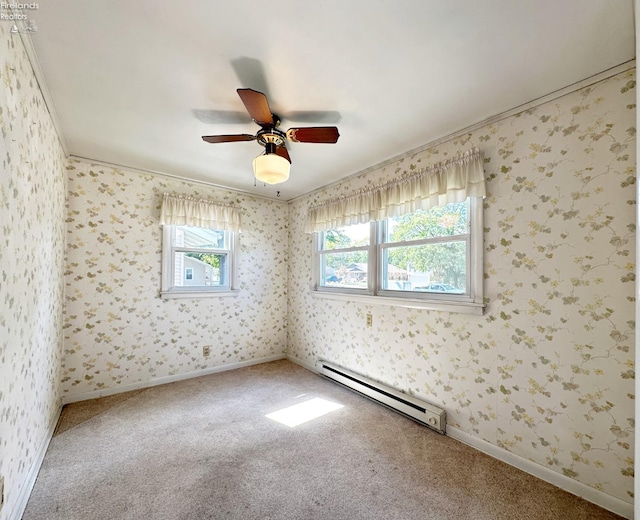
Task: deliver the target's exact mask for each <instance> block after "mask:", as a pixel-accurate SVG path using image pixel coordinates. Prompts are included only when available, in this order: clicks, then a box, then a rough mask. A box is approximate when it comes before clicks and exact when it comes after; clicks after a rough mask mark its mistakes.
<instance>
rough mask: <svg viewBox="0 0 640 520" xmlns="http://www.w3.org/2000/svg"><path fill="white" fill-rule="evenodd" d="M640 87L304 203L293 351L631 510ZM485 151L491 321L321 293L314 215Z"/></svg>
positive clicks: (583, 101)
mask: <svg viewBox="0 0 640 520" xmlns="http://www.w3.org/2000/svg"><path fill="white" fill-rule="evenodd" d="M634 87H635V71H632V72H628V73H623V74H620V75H618V76H615V77H613V78H611V79H608V80H605V81H602V82H600V83H598V84H596V85H593V86H592V87H590V88H586V89H584V90H581V91H579V92H574V93H572V94H569V95H567V96H564V97H562V98H560V99H558V100H556V101H553V102H550V103H547V104H544V105H542V106H539V107H537V108H535V109H532V110H527V111H525V112H523V113H520V114H518V115H516V116H514V117H509V118H507V119H505V120H502V121H500V122H498V123H495V124H491V125H487V126H484V127H482V128H480V129H479V130H477V131H474V132H472V133H470V134H468V135H465V136H464V137H461V138H458V139H454V140H451V141H449V142H446V143H444V144H441V145H439V146H436V147H434V148H431V149H428V150H426V151H424V152H422V153H417V154H415V155H414V156H411V157H408V158H405V159H403V160H398V161H397V162H395V163H393V164H391V165H390V166H387V167H384V168H380V169H378V170H375V171H373V172H370V173H368V174H366V175H364V176H360V177H357V178H353V179H350V180H347V181H345V182H344V183H342V184H341V185H338V186H334V187H330V188H327V189H325V190H324V191H321V192H318V193H314V194H310V195H309V196H307V197H304V198H301V199H298V200H296V201H294V203H292V205H291V208H290V244H289V247H290V252H289V258H290V286H289V329H288V353H289V354H290V355H291V356H293V357H295V358H298V359H299V360H301V361H303V362H306V363H310V364H314V363H315V362H316V360H317V359H326V360H330V361H333V362H335V363H337V364H339V365H342V366H344V367H347V368H349V369H352V370H354V371H357V372H360V373H363V374H365V375H368V376H370V377H372V378H374V379H377V380H380V381H382V382H384V383H386V384H390V385H392V386H395V387H397V388H400V389H402V390H405V391H408V392H411V393H414V394H417V395H418V396H420V397H421V398H424V399H425V400H427V401H429V402H432V403H434V404H436V405H440V406H442V407H444V408H445V409H446V411H447V414H448V422H449V424H450V425H452V426H454V427H455V428H458V429H460V430H463V431H464V432H466V433H467V434H469V435H471V436H473V437H477V438H479V439H483V440H485V441H488V442H490V443H492V444H494V445H496V446H499V447H500V448H504V449H505V450H509V451H511V452H513V453H515V454H517V455H519V456H522V457H525V458H527V459H530V460H531V461H534V462H536V463H538V464H540V465H542V466H545V467H548V468H551V469H553V470H555V471H557V472H559V473H562V474H564V475H566V476H568V477H571V478H574V479H577V480H578V481H580V482H582V483H584V484H587V485H589V486H592V487H594V488H596V489H598V490H600V491H603V492H605V493H607V494H609V495H612V496H614V497H617V498H619V499H621V500H623V501H626V502H632V493H633V476H632V475H633V461H632V456H633V426H634V419H633V417H634V408H633V398H634V381H633V380H634V366H633V359H634V355H633V345H634V321H633V320H634V305H635V303H634V280H635V275H634V262H635V259H634V248H635V209H636V208H635V187H634V182H635V159H636V158H635V138H636V135H635V88H634ZM425 124H428V121H427V122H425ZM472 146H477V147H479V148H480V149H481V150H483V151H484V154H485V173H486V179H487V189H488V197H487V198H486V199H485V211H484V215H485V221H484V225H485V234H484V254H485V258H484V272H485V299H486V302H487V304H488V305H487V310H486V313H485V315H484V316H470V315H466V314H454V313H447V312H435V311H431V312H429V311H422V310H415V309H405V308H399V307H388V306H384V305H366V304H360V303H353V302H344V301H329V300H325V299H322V300H317V299H314V298H313V297H312V296H311V294H310V292H309V287H310V284H311V271H310V266H311V251H312V238H311V236H310V235H306V234H304V232H303V222H304V219H305V214H306V210H307V208H308V206H309V205H310V204H313V203H315V202H318V201H322V200H326V199H327V198H330V197H333V196H337V195H341V194H347V193H350V192H352V191H353V190H355V189H358V188H361V187H363V186H366V185H369V184H372V183H377V182H380V181H384V180H387V179H389V178H391V177H395V176H398V175H401V174H403V173H405V172H407V171H408V170H409V169H411V168H414V167H417V168H419V167H422V166H425V165H429V164H432V163H435V162H438V161H440V160H443V159H445V158H447V157H451V156H453V155H455V154H457V153H458V151H462V150H468V149H469V148H471V147H472ZM367 313H372V314H373V328H371V329H367V328H366V327H365V315H366V314H367Z"/></svg>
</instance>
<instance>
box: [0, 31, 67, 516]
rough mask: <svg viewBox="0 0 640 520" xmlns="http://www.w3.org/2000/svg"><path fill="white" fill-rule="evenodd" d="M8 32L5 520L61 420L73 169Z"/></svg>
mask: <svg viewBox="0 0 640 520" xmlns="http://www.w3.org/2000/svg"><path fill="white" fill-rule="evenodd" d="M9 27H10V24H0V48H1V50H0V82H1V83H2V86H1V87H0V129H1V132H2V133H1V135H0V161H2V166H1V169H0V475H2V476H3V477H4V479H5V480H4V481H5V505H4V507H3V508H2V511H1V512H0V518H10V517H11V515H13V514H14V512H15V511H19V509H20V502H21V501H23V500H24V498H25V497H26V493H27V491H28V490H27V489H26V485H27V480H28V479H29V474H30V473H31V472H32V471H34V470H35V469H37V468H36V467H35V466H37V463H38V460H37V457H38V455H39V454H40V453H41V452H42V450H43V449H44V447H45V446H46V444H47V443H48V441H49V435H50V434H51V432H52V430H53V427H54V426H55V423H56V420H57V419H58V414H59V413H60V372H59V370H60V359H61V348H62V305H63V297H62V294H63V292H62V272H63V263H64V198H65V169H64V164H65V162H66V159H65V157H64V154H63V153H62V149H61V147H60V145H59V143H58V137H57V134H56V131H55V128H54V126H53V124H52V121H51V118H50V117H49V113H48V111H47V108H46V106H45V104H44V100H43V98H42V96H41V94H40V91H39V89H38V84H37V82H36V79H35V77H34V75H33V72H32V69H31V65H30V63H29V60H28V58H27V55H26V53H25V51H24V48H23V46H22V42H21V40H20V37H19V35H12V34H10V33H9Z"/></svg>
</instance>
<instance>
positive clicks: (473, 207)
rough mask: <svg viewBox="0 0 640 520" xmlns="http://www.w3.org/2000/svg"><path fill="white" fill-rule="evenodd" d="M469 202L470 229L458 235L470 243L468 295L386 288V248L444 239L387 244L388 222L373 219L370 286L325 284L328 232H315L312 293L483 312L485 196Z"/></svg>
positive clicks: (323, 296)
mask: <svg viewBox="0 0 640 520" xmlns="http://www.w3.org/2000/svg"><path fill="white" fill-rule="evenodd" d="M468 201H469V212H468V216H469V222H468V232H467V233H465V234H464V235H460V236H458V238H460V239H464V240H465V241H466V242H467V251H468V255H467V289H466V293H465V294H461V295H454V294H449V293H431V292H424V293H423V292H416V291H400V290H392V289H383V283H382V282H383V280H382V277H383V255H384V250H385V249H387V248H390V247H398V246H402V245H411V246H415V245H420V244H423V243H424V244H428V243H438V242H440V241H441V239H439V238H435V239H424V240H417V241H407V242H394V243H385V242H384V237H385V233H386V230H385V227H386V226H385V225H384V224H385V221H377V222H371V224H370V226H371V227H370V237H371V238H370V241H369V248H368V286H367V288H366V289H365V288H362V289H354V288H342V287H328V286H324V285H321V283H320V282H321V280H320V277H321V275H322V273H321V262H322V258H321V256H322V253H323V251H322V250H321V246H322V242H323V236H324V235H323V233H324V232H318V233H314V236H315V240H314V249H313V269H312V274H313V284H312V286H311V294H312V295H313V296H315V297H318V298H327V299H337V300H348V301H359V302H363V303H369V304H383V305H392V306H399V307H410V308H419V309H430V310H444V311H449V312H458V313H466V314H477V315H482V314H483V313H484V308H485V304H484V292H483V287H484V283H483V276H484V273H483V266H484V262H483V231H484V228H483V207H482V205H483V201H482V198H481V197H469V199H468ZM451 238H452V237H447V239H448V240H450V239H451ZM360 249H362V248H361V247H354V248H345V249H340V250H335V249H333V250H330V251H329V250H326V251H327V252H331V253H335V252H349V251H350V250H360ZM369 273H372V274H369Z"/></svg>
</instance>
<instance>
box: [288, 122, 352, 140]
mask: <svg viewBox="0 0 640 520" xmlns="http://www.w3.org/2000/svg"><path fill="white" fill-rule="evenodd" d="M287 137H288V138H289V139H291V140H292V141H293V142H294V143H337V142H338V137H340V134H339V133H338V129H337V128H336V127H335V126H310V127H306V128H289V130H287Z"/></svg>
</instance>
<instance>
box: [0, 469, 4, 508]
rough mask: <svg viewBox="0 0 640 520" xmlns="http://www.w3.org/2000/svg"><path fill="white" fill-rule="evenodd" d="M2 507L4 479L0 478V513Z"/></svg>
mask: <svg viewBox="0 0 640 520" xmlns="http://www.w3.org/2000/svg"><path fill="white" fill-rule="evenodd" d="M3 505H4V477H0V511H2V506H3Z"/></svg>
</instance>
